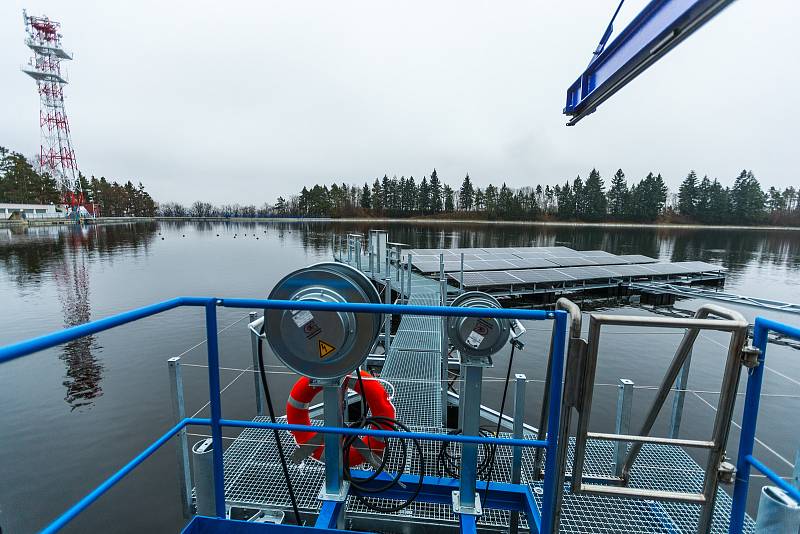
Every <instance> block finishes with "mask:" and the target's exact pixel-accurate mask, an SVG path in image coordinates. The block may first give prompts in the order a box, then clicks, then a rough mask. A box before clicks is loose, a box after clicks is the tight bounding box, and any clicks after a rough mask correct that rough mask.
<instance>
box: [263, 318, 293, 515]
mask: <svg viewBox="0 0 800 534" xmlns="http://www.w3.org/2000/svg"><path fill="white" fill-rule="evenodd" d="M265 325H266V318H265V319H264V322H263V323H261V333H260V335H259V337H258V373H259V374H260V375H261V386H262V387H263V388H264V398H265V399H266V400H267V409H268V410H269V419H270V422H271V423H272V424H275V409H274V408H273V407H272V395H270V393H269V386H268V385H267V373H266V371H264V348H263V345H262V338H261V336H263V335H264V326H265ZM272 434H273V435H274V436H275V445H277V447H278V458H280V460H281V467H282V468H283V478H284V479H285V480H286V488H287V489H288V490H289V500H291V501H292V510H293V511H294V519H295V522H296V523H297V524H298V525H300V526H302V525H303V521H302V520H301V519H300V510H299V509H298V508H297V498H296V497H295V495H294V487H293V486H292V479H291V478H290V477H289V467H288V466H287V465H286V458H285V457H284V455H283V444H282V443H281V437H280V435H279V434H278V429H277V428H273V429H272Z"/></svg>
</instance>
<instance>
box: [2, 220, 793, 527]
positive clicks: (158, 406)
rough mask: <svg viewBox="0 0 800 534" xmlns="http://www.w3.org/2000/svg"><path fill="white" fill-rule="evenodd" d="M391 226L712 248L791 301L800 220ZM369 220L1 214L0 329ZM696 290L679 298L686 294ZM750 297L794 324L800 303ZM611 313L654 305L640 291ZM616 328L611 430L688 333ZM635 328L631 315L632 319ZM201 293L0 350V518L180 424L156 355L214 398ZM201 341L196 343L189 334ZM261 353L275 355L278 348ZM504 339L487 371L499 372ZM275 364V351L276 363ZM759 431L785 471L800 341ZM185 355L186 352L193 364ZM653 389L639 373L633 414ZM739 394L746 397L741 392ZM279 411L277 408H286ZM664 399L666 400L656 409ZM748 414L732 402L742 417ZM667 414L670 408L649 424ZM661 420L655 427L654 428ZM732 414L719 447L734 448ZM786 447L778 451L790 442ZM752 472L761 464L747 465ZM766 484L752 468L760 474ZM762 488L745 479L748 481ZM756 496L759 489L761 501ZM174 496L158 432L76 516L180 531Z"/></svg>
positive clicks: (58, 497)
mask: <svg viewBox="0 0 800 534" xmlns="http://www.w3.org/2000/svg"><path fill="white" fill-rule="evenodd" d="M380 227H382V228H385V229H387V230H389V233H390V239H391V240H392V241H400V242H404V243H408V244H410V245H412V246H414V247H431V248H433V247H456V246H459V247H500V246H515V245H516V246H528V245H530V244H534V245H541V246H546V245H550V246H552V245H564V246H568V247H572V248H575V249H580V250H585V249H603V250H607V251H609V252H613V253H620V254H645V255H648V256H653V257H657V258H659V259H660V260H663V261H683V260H704V261H709V262H712V263H717V264H720V265H723V266H724V267H726V268H728V269H729V278H728V282H727V285H726V290H728V291H735V292H739V293H743V294H747V295H752V296H759V297H767V298H775V299H779V300H783V301H788V302H800V276H799V275H800V232H792V231H757V230H718V229H714V230H701V229H642V228H636V229H619V228H596V227H592V228H586V227H542V226H520V225H503V224H496V225H482V224H455V223H452V224H451V223H442V224H439V223H431V224H419V223H392V224H386V223H380ZM369 228H370V227H369V225H367V224H363V223H344V222H342V223H335V222H304V223H285V222H274V223H263V224H255V223H174V222H159V223H155V222H151V223H139V224H114V225H111V224H109V225H100V226H95V227H88V228H84V229H76V228H70V227H33V228H29V229H3V228H0V303H2V305H0V325H2V328H0V345H4V344H7V343H10V342H14V341H19V340H22V339H25V338H29V337H31V336H36V335H40V334H44V333H47V332H50V331H53V330H58V329H61V328H63V327H65V326H71V325H75V324H79V323H82V322H85V321H87V320H92V319H99V318H102V317H106V316H108V315H111V314H114V313H117V312H121V311H124V310H128V309H131V308H135V307H138V306H143V305H146V304H150V303H153V302H157V301H161V300H164V299H167V298H170V297H174V296H177V295H198V296H217V297H266V296H267V294H268V293H269V291H270V289H271V288H272V286H273V284H274V283H275V282H277V281H278V280H279V279H280V278H281V277H282V276H284V275H285V274H286V273H288V272H289V271H291V270H293V269H296V268H299V267H303V266H306V265H308V264H310V263H313V262H317V261H321V260H329V259H330V258H331V249H330V244H331V235H332V234H333V233H345V232H351V231H358V232H366V231H367V230H368V229H369ZM698 305H699V302H698V301H695V300H683V301H679V302H678V303H677V304H676V307H677V308H681V309H688V310H694V309H696V308H697V306H698ZM737 309H739V311H741V312H742V313H744V314H745V316H746V317H748V318H749V319H751V320H752V318H753V317H755V315H756V314H762V315H767V316H770V317H774V318H777V319H779V320H783V321H785V322H789V323H791V324H795V325H796V324H800V316H798V315H785V314H780V313H775V312H772V313H765V312H763V311H761V310H755V309H753V308H747V307H739V308H737ZM612 313H635V314H648V313H650V312H649V311H648V310H645V309H642V308H639V307H627V308H621V309H620V308H615V309H613V311H612ZM246 323H247V320H246V313H245V312H244V311H242V310H227V309H221V310H220V311H219V324H220V327H224V331H223V332H222V333H221V334H220V349H221V361H222V365H223V366H224V367H228V368H232V369H240V368H246V367H247V366H248V365H249V364H250V361H251V359H250V358H251V357H250V339H249V336H248V334H247V330H246ZM528 326H529V327H530V330H529V333H528V335H527V336H526V342H527V346H526V349H525V351H523V352H521V353H519V356H517V357H515V369H514V372H524V373H526V374H527V376H528V378H529V379H530V380H532V382H531V383H530V384H529V387H528V396H527V399H528V400H527V403H526V410H527V422H529V423H531V424H534V425H535V424H536V423H537V421H536V420H537V418H538V411H539V406H540V399H541V394H542V384H541V382H540V380H541V379H543V375H544V362H545V360H544V357H545V353H546V350H547V342H548V336H549V328H548V326H549V325H545V324H543V323H538V324H533V323H532V324H529V325H528ZM631 330H632V329H630V328H624V329H623V328H620V329H616V330H614V329H611V330H609V332H608V333H607V334H604V336H603V338H602V343H601V351H600V364H599V368H598V373H597V382H598V385H596V387H595V403H594V408H593V417H592V422H591V426H592V429H597V430H606V431H613V421H614V417H613V414H614V411H615V408H616V395H617V393H616V386H615V384H616V383H617V380H618V379H619V378H630V379H632V380H634V381H635V382H636V384H637V386H652V385H656V384H658V382H659V380H660V377H661V376H662V374H663V370H664V368H665V367H666V365H667V362H668V361H669V359H670V357H671V356H672V352H673V351H674V348H675V346H676V345H677V343H678V340H679V339H680V333H677V335H676V333H664V332H649V333H644V334H642V333H639V334H637V335H634V334H633V333H631ZM637 332H639V331H637ZM203 339H204V323H203V319H202V311H201V310H199V309H185V310H174V311H172V312H169V313H166V314H163V315H159V316H157V317H152V318H148V319H146V320H143V321H139V322H137V323H134V324H131V325H126V326H124V327H121V328H118V329H115V330H113V331H110V332H104V333H102V334H100V335H96V336H93V337H91V338H87V339H84V340H81V341H76V342H73V343H70V344H68V345H66V346H63V347H60V348H57V349H53V350H48V351H44V352H41V353H38V354H36V355H33V356H30V357H27V358H24V359H21V360H16V361H14V362H11V363H8V364H5V365H2V366H0V406H2V411H1V412H0V428H2V437H0V527H2V530H3V532H4V533H8V532H12V533H15V532H33V531H36V530H38V529H40V528H41V527H42V526H44V525H45V524H47V523H48V522H49V521H50V520H52V519H53V518H54V517H56V516H57V515H58V514H60V513H61V512H63V511H64V510H65V509H66V508H67V507H69V506H70V505H72V504H74V503H75V502H76V501H77V500H78V499H79V498H80V497H81V496H83V495H84V494H85V493H87V492H88V491H89V490H91V489H92V488H94V487H95V486H96V485H97V484H98V483H100V482H101V481H102V480H103V479H105V478H106V477H107V476H108V475H109V474H111V473H113V472H114V471H115V470H116V469H118V468H119V467H120V466H122V465H123V464H124V463H126V462H127V461H128V460H130V459H131V458H132V457H133V456H134V455H135V454H137V453H138V452H140V451H141V450H142V449H143V448H144V447H145V446H146V445H148V444H149V443H151V442H152V440H153V439H154V438H155V437H156V436H158V435H160V434H161V433H163V432H164V431H166V430H167V429H168V428H169V427H170V426H171V425H172V414H171V408H170V406H171V405H170V384H169V380H168V373H167V363H166V360H167V359H168V358H170V357H172V356H176V355H180V356H181V361H182V363H183V364H184V367H183V372H184V384H185V388H186V401H187V411H188V412H189V414H194V413H195V412H197V415H198V416H200V417H205V416H208V411H207V409H205V408H204V404H205V402H206V400H207V399H208V389H207V382H206V372H205V369H204V368H202V367H193V366H192V365H194V364H196V365H201V364H203V363H204V362H205V357H206V355H205V346H204V345H202V344H200V343H201V342H202V341H203ZM725 343H726V339H725V336H724V335H722V334H719V335H714V334H704V335H703V336H702V337H701V338H700V340H699V341H698V345H697V347H696V349H695V351H694V356H693V361H692V374H691V376H690V381H689V387H690V389H692V390H696V391H698V393H696V394H690V395H688V396H687V398H686V407H685V410H686V414H688V415H687V416H685V417H684V424H683V427H682V434H681V435H682V437H687V438H696V439H707V437H708V435H709V433H710V429H711V424H712V421H713V415H714V412H713V410H712V409H711V408H710V407H709V406H708V404H706V403H711V404H715V403H716V402H717V397H718V395H717V394H716V393H715V392H718V391H719V382H720V376H721V375H720V372H721V369H722V360H723V356H724V348H722V347H721V346H720V344H723V345H724V344H725ZM198 344H199V345H198ZM270 358H272V357H271V356H270ZM506 358H507V355H506V354H501V355H498V357H497V358H496V360H495V361H496V367H495V368H494V369H490V370H489V371H487V373H486V374H487V375H489V376H490V377H499V376H502V375H503V374H504V365H505V363H506ZM270 363H271V364H276V363H277V362H276V361H275V360H274V359H273V360H272V361H271V362H268V364H270ZM767 363H768V366H769V372H767V373H766V374H765V385H764V391H765V392H766V393H767V396H765V397H764V398H763V400H762V411H761V418H760V419H759V430H758V436H759V438H761V439H762V440H763V441H764V442H765V443H766V444H767V445H768V446H769V447H770V448H771V449H772V452H771V451H769V450H767V449H766V448H764V447H763V446H757V447H756V455H757V456H759V457H760V458H762V459H763V460H764V461H766V463H767V464H768V465H770V466H771V467H773V468H775V469H777V470H778V472H779V473H781V474H782V475H786V476H788V475H790V474H791V467H790V465H789V464H787V460H788V461H792V460H793V457H794V451H795V449H796V448H797V447H798V446H799V445H800V439H799V438H798V432H797V415H796V414H797V413H798V411H800V400H799V399H800V382H798V379H800V353H798V351H796V350H793V349H791V348H787V347H782V346H772V345H771V346H770V349H769V356H768V362H767ZM187 364H188V365H187ZM294 379H295V377H294V376H293V375H291V374H289V373H288V372H286V371H278V372H276V373H275V375H274V376H273V377H272V378H271V381H272V382H271V383H272V384H273V387H274V389H275V398H277V399H280V400H279V401H278V404H279V405H281V404H282V399H284V398H286V395H287V393H288V389H289V387H290V386H291V384H292V383H293V381H294ZM222 381H223V385H227V384H230V385H229V386H228V387H227V389H226V390H225V391H224V394H223V414H224V415H225V416H227V417H232V418H251V417H252V416H253V415H254V411H255V404H254V394H253V380H252V375H251V374H250V373H242V372H240V371H236V370H231V371H223V372H222ZM484 391H485V394H484V402H485V404H488V405H490V406H493V407H495V408H497V407H498V406H497V405H498V404H499V398H500V394H501V391H502V383H501V382H499V381H491V380H490V381H488V382H487V383H486V385H485V389H484ZM651 399H652V390H651V389H647V388H643V389H637V390H636V393H635V398H634V410H633V427H634V428H636V427H637V426H638V424H639V422H640V421H641V419H642V417H643V413H644V412H645V410H646V409H647V407H648V403H649V401H650V400H651ZM740 400H741V397H740ZM281 411H282V410H281ZM666 411H667V412H668V410H666ZM740 420H741V406H740V405H737V410H736V421H740ZM667 421H668V414H667V417H662V418H661V419H660V420H659V423H658V426H657V432H661V433H663V432H664V431H665V430H664V429H665V428H666V425H667ZM662 435H663V434H662ZM737 447H738V429H736V428H734V429H733V430H732V432H731V440H730V444H729V446H728V451H729V452H730V454H731V455H735V452H736V449H737ZM782 458H783V459H782ZM756 482H760V480H758V479H756ZM756 485H758V484H756ZM753 493H754V494H755V492H753ZM755 502H757V501H756V500H755V499H751V507H750V508H751V509H750V511H751V512H753V511H754V503H755ZM182 524H183V519H182V517H181V514H180V507H179V493H178V483H177V469H176V457H175V449H174V447H173V446H171V444H170V445H167V446H165V447H163V448H162V449H161V450H160V451H159V452H157V453H156V454H155V455H154V456H153V457H152V458H150V459H149V460H148V461H147V462H146V463H145V464H144V465H143V466H141V467H140V468H139V469H138V470H136V471H135V472H134V474H133V475H132V476H129V477H128V478H126V479H125V480H124V481H123V482H121V483H120V484H118V485H117V486H116V487H115V488H114V489H113V490H111V491H110V492H109V493H108V494H107V495H105V496H104V497H102V498H101V499H100V500H99V501H98V502H97V503H96V504H95V505H93V506H92V507H91V508H90V509H89V510H88V511H87V512H85V513H84V514H82V515H81V516H80V517H79V518H78V519H77V520H76V521H74V522H73V523H72V525H71V526H70V527H69V529H68V530H69V531H75V532H79V531H105V530H112V529H113V530H115V531H122V532H135V531H137V532H139V531H148V532H154V531H159V532H161V531H172V532H174V531H177V530H178V529H179V527H180V526H181V525H182Z"/></svg>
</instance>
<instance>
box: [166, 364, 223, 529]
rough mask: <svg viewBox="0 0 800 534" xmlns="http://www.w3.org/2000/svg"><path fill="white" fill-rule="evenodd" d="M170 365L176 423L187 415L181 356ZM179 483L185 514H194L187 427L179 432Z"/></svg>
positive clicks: (174, 419)
mask: <svg viewBox="0 0 800 534" xmlns="http://www.w3.org/2000/svg"><path fill="white" fill-rule="evenodd" d="M167 366H168V367H169V389H170V392H171V393H172V418H173V421H174V422H175V423H179V422H180V421H183V419H184V418H185V417H186V406H185V404H184V400H183V376H182V375H181V358H180V356H175V357H174V358H170V359H169V360H167ZM177 454H178V473H179V480H178V484H179V486H180V491H181V507H182V508H183V516H184V517H191V515H192V473H191V471H190V470H189V441H188V438H187V436H186V428H183V429H182V430H181V431H180V432H179V433H178V448H177ZM211 512H212V514H213V513H214V500H213V499H212V500H211Z"/></svg>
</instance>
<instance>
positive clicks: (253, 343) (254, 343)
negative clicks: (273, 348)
mask: <svg viewBox="0 0 800 534" xmlns="http://www.w3.org/2000/svg"><path fill="white" fill-rule="evenodd" d="M257 318H258V313H256V312H254V311H251V312H250V324H252V323H253V322H255V320H256V319H257ZM250 324H248V325H247V330H248V331H249V332H250V352H251V353H252V356H253V371H254V372H253V385H254V387H255V391H256V413H257V414H258V415H264V392H263V391H261V376H260V375H259V374H258V334H256V333H255V332H253V331H252V330H250Z"/></svg>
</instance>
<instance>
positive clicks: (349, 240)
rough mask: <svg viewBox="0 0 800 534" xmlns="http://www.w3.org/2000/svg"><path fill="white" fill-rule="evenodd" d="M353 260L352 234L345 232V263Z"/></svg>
mask: <svg viewBox="0 0 800 534" xmlns="http://www.w3.org/2000/svg"><path fill="white" fill-rule="evenodd" d="M352 262H353V236H351V235H350V234H347V263H352Z"/></svg>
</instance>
